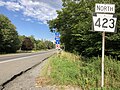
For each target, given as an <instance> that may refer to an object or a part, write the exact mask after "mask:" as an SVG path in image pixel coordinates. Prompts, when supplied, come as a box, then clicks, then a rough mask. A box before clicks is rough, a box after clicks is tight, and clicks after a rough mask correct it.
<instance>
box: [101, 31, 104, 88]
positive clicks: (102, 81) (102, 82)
mask: <svg viewBox="0 0 120 90" xmlns="http://www.w3.org/2000/svg"><path fill="white" fill-rule="evenodd" d="M104 56H105V32H103V33H102V80H101V87H103V86H104Z"/></svg>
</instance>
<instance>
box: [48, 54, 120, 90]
mask: <svg viewBox="0 0 120 90" xmlns="http://www.w3.org/2000/svg"><path fill="white" fill-rule="evenodd" d="M51 68H52V69H51V73H50V77H51V83H52V84H57V85H72V86H74V85H75V86H79V87H81V88H82V89H83V90H90V89H91V90H101V88H100V86H101V85H100V84H101V58H100V57H92V58H87V59H86V58H81V57H80V56H77V55H74V54H71V53H66V52H62V53H61V54H59V55H56V56H55V57H52V58H51ZM103 90H120V61H117V60H115V59H112V58H111V57H105V87H104V89H103Z"/></svg>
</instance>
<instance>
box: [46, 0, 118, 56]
mask: <svg viewBox="0 0 120 90" xmlns="http://www.w3.org/2000/svg"><path fill="white" fill-rule="evenodd" d="M102 2H104V3H113V4H115V5H116V14H117V16H118V23H117V25H118V26H117V30H119V28H120V23H119V22H120V6H119V5H120V1H119V0H104V1H103V0H93V1H91V0H80V1H77V2H76V0H63V8H62V10H60V11H57V14H58V16H57V18H56V19H53V20H50V21H49V22H48V24H49V27H50V29H51V31H53V30H54V29H55V30H56V31H58V32H60V34H61V42H62V43H63V44H64V45H65V50H66V51H69V52H75V53H79V54H82V55H84V56H97V55H98V54H99V55H101V47H102V46H101V45H102V43H101V41H102V35H101V32H91V31H90V30H91V29H92V28H91V27H92V13H93V12H94V8H95V3H102ZM119 33H120V32H119V31H118V33H117V34H113V33H107V34H106V53H107V54H109V53H113V52H114V54H117V52H118V51H120V47H119V44H120V42H119V40H120V34H119ZM116 50H117V51H116ZM109 51H110V52H109Z"/></svg>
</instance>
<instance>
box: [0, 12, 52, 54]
mask: <svg viewBox="0 0 120 90" xmlns="http://www.w3.org/2000/svg"><path fill="white" fill-rule="evenodd" d="M52 48H54V44H53V42H51V41H48V40H36V39H35V38H34V36H25V35H23V36H21V35H19V34H18V32H17V31H16V27H15V25H13V24H12V23H11V21H10V20H9V18H8V17H6V16H4V15H2V14H0V53H14V52H16V51H17V50H25V51H28V50H41V49H52Z"/></svg>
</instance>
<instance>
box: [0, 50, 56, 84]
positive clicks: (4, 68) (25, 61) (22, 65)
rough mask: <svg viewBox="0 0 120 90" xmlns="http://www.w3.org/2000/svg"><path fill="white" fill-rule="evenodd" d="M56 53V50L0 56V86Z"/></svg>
mask: <svg viewBox="0 0 120 90" xmlns="http://www.w3.org/2000/svg"><path fill="white" fill-rule="evenodd" d="M54 53H56V50H49V51H43V52H39V53H34V54H26V55H11V56H6V57H4V56H0V85H2V84H3V83H5V82H6V81H8V80H10V79H11V78H12V77H13V76H14V75H17V74H19V73H21V72H22V71H25V70H27V69H29V68H31V67H32V66H34V65H36V64H38V63H40V62H41V61H42V60H44V59H45V58H48V57H50V56H51V55H53V54H54Z"/></svg>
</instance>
